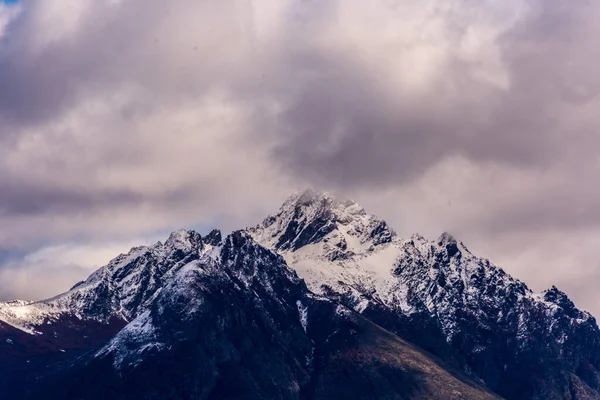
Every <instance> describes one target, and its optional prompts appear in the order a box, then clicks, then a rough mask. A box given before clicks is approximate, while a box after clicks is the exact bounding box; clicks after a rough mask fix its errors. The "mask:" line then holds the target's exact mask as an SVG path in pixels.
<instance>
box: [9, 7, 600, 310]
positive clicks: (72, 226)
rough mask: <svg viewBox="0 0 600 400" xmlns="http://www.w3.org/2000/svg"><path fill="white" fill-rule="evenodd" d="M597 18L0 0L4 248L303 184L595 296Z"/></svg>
mask: <svg viewBox="0 0 600 400" xmlns="http://www.w3.org/2000/svg"><path fill="white" fill-rule="evenodd" d="M17 7H18V8H17ZM598 21H600V4H597V3H596V2H587V1H573V2H564V1H559V0H544V1H541V0H509V1H504V2H498V1H472V0H457V1H451V2H448V1H441V0H426V1H420V2H411V1H404V0H396V1H393V0H386V1H383V0H382V1H372V2H364V1H358V0H346V1H341V0H340V1H336V0H326V1H319V2H316V1H301V0H288V1H274V0H254V1H246V0H226V1H212V0H209V1H203V2H195V1H184V0H177V1H171V2H164V1H158V0H146V1H140V0H120V1H119V0H117V1H115V0H112V1H108V0H105V1H87V0H86V1H82V0H54V1H51V2H49V1H46V0H30V1H28V2H24V3H23V4H20V5H19V6H10V7H9V6H0V143H1V144H2V146H0V170H1V171H2V173H1V174H0V223H1V224H2V226H3V230H2V231H1V232H0V248H5V249H9V248H19V249H21V250H22V249H28V248H29V250H31V251H36V249H31V248H30V247H31V243H37V244H39V243H62V242H63V241H64V242H72V241H73V240H79V239H81V238H86V239H85V240H88V241H90V243H93V241H94V240H99V241H102V240H104V241H105V240H107V238H110V239H114V238H123V240H129V239H130V238H133V237H139V236H140V235H144V234H145V233H147V232H156V231H159V230H166V229H175V228H179V227H181V226H189V225H190V224H192V225H194V224H195V225H197V224H200V225H202V224H209V223H212V222H213V221H215V220H219V221H225V222H224V223H225V225H226V228H234V227H240V226H244V225H247V224H251V223H253V222H256V221H258V220H259V219H260V218H262V217H263V216H264V215H266V213H268V212H271V211H273V209H274V208H275V207H277V206H278V203H279V202H280V201H281V200H282V199H283V197H284V196H285V195H286V194H287V193H288V192H290V191H291V190H293V189H295V188H297V187H302V186H307V185H308V186H316V187H322V188H326V189H329V188H331V189H335V190H340V191H343V192H347V193H349V194H351V195H352V196H353V197H355V198H357V199H358V200H359V201H362V202H364V203H366V204H365V205H366V206H367V207H368V208H369V209H371V210H373V211H374V212H376V213H378V214H380V215H381V216H383V217H385V218H386V219H389V220H390V222H391V223H392V225H395V226H396V228H397V229H398V230H399V231H400V232H403V233H406V234H409V233H412V232H413V231H422V232H424V233H427V234H430V235H436V234H437V233H439V232H440V231H442V230H450V231H453V232H456V233H457V235H458V236H460V237H461V238H462V239H463V240H464V241H465V242H467V243H471V244H472V245H470V246H469V247H470V248H474V249H475V250H479V251H478V252H479V253H481V254H482V255H487V256H490V257H491V258H492V259H494V260H495V261H496V262H497V263H498V264H501V265H503V266H504V267H505V268H506V269H507V270H509V271H511V272H513V273H515V275H517V276H518V277H522V278H525V279H526V280H527V281H528V282H529V283H532V284H533V285H534V287H536V288H539V289H542V288H543V287H544V286H549V285H550V284H557V285H559V286H563V287H566V288H573V290H574V291H576V292H577V294H576V295H577V296H579V299H580V300H581V301H582V302H584V306H586V307H593V304H594V301H595V300H594V297H593V295H592V294H591V293H592V292H593V290H592V288H591V286H590V287H588V286H585V285H584V286H583V287H582V286H581V285H582V284H581V282H582V281H585V280H586V279H587V280H590V279H593V278H594V277H596V276H597V274H598V272H597V271H598V265H597V263H595V262H594V261H593V260H592V259H593V257H592V254H594V253H593V249H594V248H595V246H596V242H595V239H596V238H600V213H599V212H597V207H596V204H598V202H599V201H600V190H597V189H596V188H595V185H594V182H595V178H596V176H598V174H599V173H600V165H599V163H598V156H597V152H598V151H597V149H598V146H599V145H600V139H598V134H597V130H598V128H599V127H600V114H598V112H597V110H598V109H600V107H599V106H600V104H599V102H600V100H599V97H598V94H599V93H600V73H598V71H600V47H598V46H597V44H596V38H597V37H599V34H600V32H599V31H600V25H599V24H598ZM557 243H560V245H557ZM36 246H37V245H36ZM559 248H560V249H561V251H564V252H569V251H572V252H573V256H572V257H569V258H565V257H564V256H557V257H548V255H547V254H549V253H552V251H557V249H559ZM60 262H64V260H60ZM27 265H32V264H31V263H24V264H23V268H24V269H26V268H27ZM540 266H543V268H544V269H543V271H544V273H543V274H540V268H541V267H540ZM32 268H33V267H32ZM35 268H36V269H35V271H39V265H37V264H36V267H35ZM6 270H11V271H15V270H18V268H17V267H16V266H15V265H14V264H11V266H10V268H7V269H6ZM59 270H60V268H56V269H53V271H59ZM67 270H68V271H73V268H71V267H69V268H65V269H64V271H67ZM31 271H34V269H31ZM21 273H22V272H21ZM57 273H58V272H57ZM5 275H6V273H5ZM34 275H35V273H33V272H32V274H31V276H32V278H31V279H35V278H34ZM71 275H72V272H65V281H67V280H68V281H69V282H70V281H72V280H76V279H73V278H72V276H71ZM20 276H21V275H20ZM28 276H29V275H28ZM77 279H79V277H78V278H77ZM26 281H27V279H24V280H23V282H26ZM13 292H15V291H14V290H13ZM13 292H11V293H13ZM17 292H18V291H17ZM15 293H16V292H15ZM27 294H29V292H27Z"/></svg>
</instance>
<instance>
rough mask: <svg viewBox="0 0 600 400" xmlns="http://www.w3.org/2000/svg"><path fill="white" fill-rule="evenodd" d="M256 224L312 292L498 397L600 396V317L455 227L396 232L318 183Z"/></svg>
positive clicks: (258, 236)
mask: <svg viewBox="0 0 600 400" xmlns="http://www.w3.org/2000/svg"><path fill="white" fill-rule="evenodd" d="M249 233H250V234H251V235H252V236H253V237H254V239H255V240H256V241H257V242H258V243H261V244H263V245H264V246H266V247H268V248H271V249H273V250H275V251H277V252H279V253H280V254H281V255H282V256H283V257H284V258H285V259H286V261H287V263H288V265H290V267H292V268H294V269H295V270H296V271H297V272H298V274H299V276H300V277H301V278H303V279H305V281H306V283H307V285H308V287H309V288H310V289H311V290H312V291H313V292H315V293H318V294H321V295H325V296H327V297H329V298H332V299H335V300H337V301H340V302H341V303H343V304H345V305H346V306H348V307H350V308H352V309H354V310H355V311H357V312H359V313H361V314H362V315H363V316H365V317H367V318H368V319H370V320H371V321H373V322H375V323H376V324H378V325H380V326H382V327H384V328H386V329H389V330H390V331H392V332H394V333H396V334H398V335H399V336H400V337H403V338H405V339H407V340H409V341H411V342H413V343H415V344H417V345H418V346H420V347H422V348H423V349H426V350H428V351H430V352H432V353H434V354H436V355H438V356H440V357H441V358H443V359H445V360H447V361H448V362H450V363H452V364H453V365H456V366H458V367H459V368H461V369H463V370H464V371H467V372H468V373H470V374H471V376H473V377H475V378H478V379H480V380H481V382H484V383H485V384H486V385H488V386H489V387H490V388H492V389H493V390H495V391H496V392H497V393H499V394H500V395H502V396H505V397H507V398H514V399H518V398H539V399H552V398H556V399H562V398H585V396H590V398H600V391H599V389H600V386H599V375H598V374H599V370H600V341H599V340H600V332H599V331H598V327H597V324H596V321H595V319H594V318H593V317H592V316H591V315H590V314H589V313H587V312H583V311H580V310H578V309H577V308H576V307H575V306H574V304H573V302H572V301H571V300H569V298H568V297H567V296H566V294H564V293H563V292H561V291H559V290H558V289H557V288H556V287H553V288H551V289H549V290H547V291H545V292H543V293H533V292H532V291H531V290H530V289H529V288H528V287H527V286H526V285H525V284H524V283H523V282H520V281H519V280H516V279H514V278H512V277H511V276H510V275H508V274H507V273H505V272H504V271H503V270H502V269H500V268H498V267H496V266H495V265H493V264H492V263H491V262H490V261H488V260H486V259H483V258H479V257H476V256H475V255H473V254H472V253H471V252H470V251H469V250H468V249H467V247H466V246H465V245H464V244H463V243H461V242H460V241H457V240H456V239H455V238H454V237H452V235H450V234H448V233H444V234H442V235H441V236H440V237H439V238H438V239H437V240H435V241H429V240H426V239H425V238H423V237H422V236H419V235H413V236H412V237H410V238H399V237H398V236H397V235H396V234H395V233H394V232H393V231H392V230H390V228H389V227H388V226H387V224H386V223H385V222H383V221H381V220H379V219H378V218H376V217H375V216H372V215H368V214H367V213H366V212H365V210H364V209H363V208H362V207H361V206H360V205H358V204H356V203H355V202H353V201H349V200H340V199H338V198H336V197H335V196H332V195H330V194H327V193H315V192H312V191H304V192H299V193H297V194H295V195H293V196H292V197H290V198H289V199H288V200H287V201H286V202H285V203H284V204H283V206H282V207H281V208H280V210H279V211H278V212H277V214H276V215H273V216H269V217H267V218H266V219H265V220H264V221H263V223H262V224H260V225H258V226H257V227H254V228H251V229H249ZM582 396H583V397H582Z"/></svg>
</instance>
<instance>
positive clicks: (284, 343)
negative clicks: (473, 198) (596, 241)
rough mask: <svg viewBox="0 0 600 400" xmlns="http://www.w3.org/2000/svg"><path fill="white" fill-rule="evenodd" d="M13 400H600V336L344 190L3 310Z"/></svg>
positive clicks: (478, 261)
mask: <svg viewBox="0 0 600 400" xmlns="http://www.w3.org/2000/svg"><path fill="white" fill-rule="evenodd" d="M0 393H5V394H6V395H5V396H3V397H2V398H7V399H16V400H19V399H40V398H44V399H107V398H110V399H211V400H213V399H215V400H216V399H303V400H304V399H306V400H308V399H497V398H506V399H598V398H600V331H599V330H598V326H597V324H596V320H595V319H594V317H593V316H592V315H590V314H589V313H587V312H585V311H581V310H579V309H577V308H576V306H575V305H574V304H573V302H572V301H571V300H570V299H569V298H568V296H567V295H566V294H565V293H563V292H561V291H560V290H559V289H557V288H556V287H552V288H550V289H548V290H546V291H544V292H541V293H535V292H533V291H532V290H530V289H529V288H528V287H527V285H526V284H525V283H523V282H521V281H519V280H518V279H515V278H513V277H511V276H510V275H509V274H507V273H506V272H504V271H503V270H502V269H501V268H499V267H497V266H495V265H494V264H493V263H492V262H490V261H489V260H487V259H485V258H480V257H477V256H476V255H474V254H472V253H471V252H470V251H469V249H468V248H467V247H466V246H465V244H463V243H462V242H460V241H459V240H457V239H455V238H454V237H453V236H452V235H450V234H448V233H443V234H442V235H441V236H440V237H439V238H437V239H436V240H433V241H432V240H428V239H426V238H424V237H422V236H420V235H413V236H411V237H408V238H402V237H399V236H398V235H397V234H396V233H395V232H394V231H393V230H392V229H391V228H390V227H389V226H388V224H387V223H386V222H385V221H383V220H380V219H379V218H377V217H376V216H373V215H370V214H368V213H367V212H366V211H365V210H364V209H363V207H361V206H360V205H358V204H357V203H355V202H354V201H350V200H347V199H343V198H341V197H337V196H334V195H332V194H329V193H321V192H314V191H312V190H306V191H301V192H298V193H295V194H293V195H292V196H291V197H290V198H289V199H288V200H286V202H285V203H284V204H283V205H282V206H281V208H280V209H279V210H278V211H277V213H275V214H274V215H271V216H268V217H267V218H266V219H265V220H264V221H263V222H262V223H260V224H258V225H257V226H254V227H250V228H246V229H242V230H239V231H235V232H233V233H231V234H229V235H227V236H222V234H221V232H220V231H218V230H213V231H212V232H210V233H208V234H206V235H201V234H199V233H198V232H195V231H192V230H180V231H176V232H173V233H172V234H171V235H170V236H169V238H168V239H167V240H166V241H165V242H164V243H162V242H158V243H155V244H153V245H151V246H142V247H136V248H133V249H131V251H130V252H129V253H127V254H122V255H119V256H117V257H116V258H115V259H113V260H112V261H110V262H109V263H108V264H107V265H106V266H104V267H102V268H100V269H99V270H97V271H96V272H94V273H93V274H92V275H90V276H89V277H88V278H87V279H86V280H85V281H82V282H79V283H77V284H76V285H74V286H73V287H72V288H71V289H70V290H69V291H67V292H65V293H62V294H59V295H57V296H55V297H53V298H50V299H47V300H44V301H36V302H28V301H21V300H15V301H10V302H4V303H0Z"/></svg>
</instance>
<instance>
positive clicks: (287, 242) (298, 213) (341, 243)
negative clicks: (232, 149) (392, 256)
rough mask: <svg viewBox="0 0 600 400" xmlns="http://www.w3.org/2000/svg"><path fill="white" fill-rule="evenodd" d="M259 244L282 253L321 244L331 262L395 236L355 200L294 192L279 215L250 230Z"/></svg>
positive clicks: (324, 193) (363, 251)
mask: <svg viewBox="0 0 600 400" xmlns="http://www.w3.org/2000/svg"><path fill="white" fill-rule="evenodd" d="M249 232H250V233H251V234H252V236H253V237H254V238H255V239H257V241H258V242H260V243H262V244H263V245H266V246H268V247H269V248H273V249H276V250H278V251H281V252H294V251H297V250H299V249H301V248H304V247H306V246H310V245H314V244H319V246H320V247H321V249H322V250H323V251H324V254H325V256H326V257H328V258H329V259H331V260H336V259H342V258H348V257H351V256H354V255H356V254H363V253H366V252H368V251H372V250H373V249H374V248H375V247H376V246H380V245H384V244H386V243H390V242H391V241H392V239H393V238H394V237H395V233H394V232H393V231H392V230H391V229H389V227H388V226H387V224H386V223H385V222H384V221H382V220H380V219H378V218H377V217H375V216H372V215H369V214H367V213H366V211H365V210H364V208H363V207H362V206H360V205H359V204H357V203H356V202H354V201H351V200H347V199H339V198H337V197H335V196H334V195H333V194H331V193H327V192H315V191H313V190H305V191H302V192H298V193H295V194H294V195H292V196H291V197H290V198H288V199H287V200H286V201H285V203H284V204H283V205H282V206H281V208H280V209H279V211H278V212H277V214H275V215H272V216H269V217H267V218H266V219H265V220H264V221H263V223H262V224H260V225H258V226H257V227H255V228H251V229H249Z"/></svg>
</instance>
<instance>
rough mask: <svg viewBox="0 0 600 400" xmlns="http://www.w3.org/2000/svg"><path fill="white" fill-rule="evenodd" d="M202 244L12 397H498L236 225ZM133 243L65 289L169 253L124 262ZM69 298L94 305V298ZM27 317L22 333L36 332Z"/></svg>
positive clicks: (190, 234)
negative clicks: (313, 284)
mask: <svg viewBox="0 0 600 400" xmlns="http://www.w3.org/2000/svg"><path fill="white" fill-rule="evenodd" d="M177 235H178V237H181V236H183V237H194V238H198V237H199V236H198V235H196V234H195V232H187V233H185V234H183V235H182V232H179V233H178V234H177ZM172 236H173V235H172ZM182 242H183V243H188V244H189V242H188V241H185V240H184V241H178V243H182ZM201 242H202V241H201V238H200V240H199V241H195V242H194V243H201ZM159 247H160V246H159ZM206 247H207V246H187V247H186V248H187V249H188V250H189V251H190V254H193V255H194V256H193V257H191V258H193V260H192V261H190V262H188V263H186V264H185V265H184V266H181V267H179V265H180V263H179V262H175V264H174V265H173V267H172V268H171V269H169V271H171V274H172V275H171V278H170V279H169V280H168V281H167V282H165V283H164V284H163V285H162V286H161V287H160V288H159V289H157V290H156V291H155V294H154V295H153V296H151V298H153V300H152V301H150V302H148V303H136V307H135V309H136V310H137V316H136V317H135V318H133V319H132V320H131V322H129V323H128V324H127V325H126V326H125V327H124V328H123V329H121V330H120V331H119V332H118V333H117V334H116V335H114V336H113V337H112V338H111V339H110V340H108V341H106V340H100V341H99V342H98V343H97V344H96V345H95V346H90V347H89V348H88V349H87V351H86V352H85V353H81V352H79V353H75V356H72V357H67V356H65V357H63V358H62V359H53V360H52V364H51V369H49V370H48V369H42V370H41V373H40V370H39V369H38V370H36V371H35V372H36V373H37V374H38V379H37V380H36V381H35V382H32V383H33V384H31V385H28V386H27V387H25V388H20V389H16V388H11V390H12V391H13V392H12V397H11V398H31V399H36V398H44V399H105V398H114V399H131V398H143V399H165V398H169V399H224V398H227V399H229V398H235V399H238V398H252V399H254V398H256V399H338V398H341V397H346V398H356V399H367V398H373V396H375V397H376V398H390V399H420V398H432V399H494V398H497V397H496V396H495V395H494V394H492V393H491V392H489V391H488V390H487V389H485V388H483V387H482V386H480V385H478V384H477V383H474V382H473V381H472V380H470V379H469V378H468V377H466V376H465V375H464V374H462V373H461V372H460V371H457V370H453V369H451V368H448V367H445V366H444V365H443V363H442V362H441V361H440V360H437V359H435V358H433V357H431V356H430V355H427V354H425V353H423V352H422V351H421V350H419V349H418V348H416V347H414V346H412V345H410V344H409V343H407V342H406V341H404V340H402V339H400V338H398V337H397V336H395V335H393V334H391V333H389V332H387V331H385V330H383V329H382V328H380V327H378V326H376V325H375V324H373V323H372V322H370V321H368V320H367V319H365V318H364V317H362V316H360V315H359V314H358V313H355V312H353V311H351V310H349V309H347V308H346V307H344V306H343V305H341V304H338V303H336V302H334V301H331V300H329V299H327V298H324V297H321V296H316V295H314V294H313V293H311V292H310V291H309V290H308V289H307V287H306V285H305V283H304V282H303V281H302V280H300V279H299V278H298V277H297V275H296V273H295V272H294V271H293V270H291V269H290V268H289V267H288V266H287V265H286V264H285V261H284V260H283V258H282V257H281V256H279V255H277V254H275V253H273V252H271V251H269V250H267V249H265V248H263V247H262V246H260V245H258V244H257V243H256V242H254V240H252V238H251V237H250V236H249V235H248V234H246V233H245V232H241V231H238V232H234V233H233V234H231V235H229V236H227V237H226V238H225V239H224V240H223V241H222V242H221V243H218V244H216V245H214V242H213V247H212V248H210V249H206ZM151 249H152V248H151ZM178 250H180V249H179V248H176V249H175V250H174V252H173V253H177V251H178ZM141 253H144V254H147V253H146V252H145V251H143V252H140V251H139V250H135V254H136V256H135V257H119V258H117V259H116V260H115V261H113V262H111V263H110V264H109V265H108V266H107V267H105V268H104V269H101V270H100V271H102V273H101V274H98V273H95V274H93V275H92V276H91V277H90V279H89V280H88V281H89V282H88V284H86V285H77V286H76V288H75V289H73V290H72V291H70V292H69V293H67V294H65V295H64V296H73V294H72V293H73V292H74V291H78V290H79V291H82V290H85V291H86V293H89V290H90V289H89V287H90V286H93V285H92V284H91V283H94V282H96V279H97V277H98V276H103V277H111V276H112V277H114V278H115V279H117V277H120V275H118V274H112V275H111V274H110V273H109V272H115V271H116V270H117V271H118V270H120V269H121V268H123V266H121V267H117V266H118V265H123V262H122V261H123V260H128V262H127V263H129V264H131V263H134V264H135V265H136V266H137V268H134V269H133V270H142V271H148V270H152V271H155V270H156V269H155V268H152V267H151V266H150V265H149V264H154V263H159V262H161V261H164V260H165V259H170V260H174V259H175V258H173V257H156V258H143V259H145V260H147V261H148V263H146V264H144V265H143V266H142V263H141V262H140V261H136V262H134V261H133V258H136V259H137V258H139V256H140V254H141ZM161 254H163V255H165V254H164V253H161ZM178 254H179V253H178ZM198 254H200V255H199V256H198ZM166 255H167V256H169V254H166ZM180 255H183V254H180ZM144 257H145V256H144ZM127 263H126V264H127ZM174 269H177V271H174ZM133 270H132V272H131V273H133ZM163 276H164V275H163ZM136 282H137V281H136ZM107 283H110V284H111V285H112V284H113V283H114V281H113V280H111V279H109V278H107ZM113 287H116V286H113ZM132 287H135V288H136V290H137V291H138V292H139V293H147V290H148V289H147V286H143V285H134V286H132ZM128 293H129V292H128ZM76 297H77V296H76ZM139 297H143V296H139ZM77 298H79V297H77ZM89 298H92V299H94V298H95V297H94V296H90V297H89ZM116 298H117V300H119V296H117V297H116ZM124 298H130V297H129V296H125V297H124ZM136 298H137V297H136ZM117 300H115V302H116V303H118V301H117ZM54 301H56V300H54V299H52V300H50V301H49V302H50V303H52V302H54ZM94 301H96V300H94ZM77 304H78V305H79V306H80V307H82V309H84V310H88V311H84V312H83V313H85V312H88V313H91V314H92V315H96V310H97V308H95V307H88V306H87V305H86V306H83V305H82V304H81V303H77ZM111 304H113V302H111ZM137 304H142V305H141V306H140V307H138V306H137ZM38 307H39V306H38ZM90 310H91V311H90ZM103 310H104V309H103ZM114 310H115V313H117V314H119V315H121V314H123V313H124V312H125V311H122V310H121V309H119V308H114ZM126 312H131V311H130V310H127V311H126ZM101 314H102V315H105V312H104V311H103V312H102V313H101ZM81 315H82V316H83V315H85V314H81ZM94 318H96V317H94ZM37 328H38V327H37V326H36V327H32V328H29V329H32V331H31V333H27V334H28V335H30V336H31V337H39V336H43V334H41V333H40V332H41V331H40V330H38V329H37ZM40 329H41V328H40ZM3 393H6V392H3Z"/></svg>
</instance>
